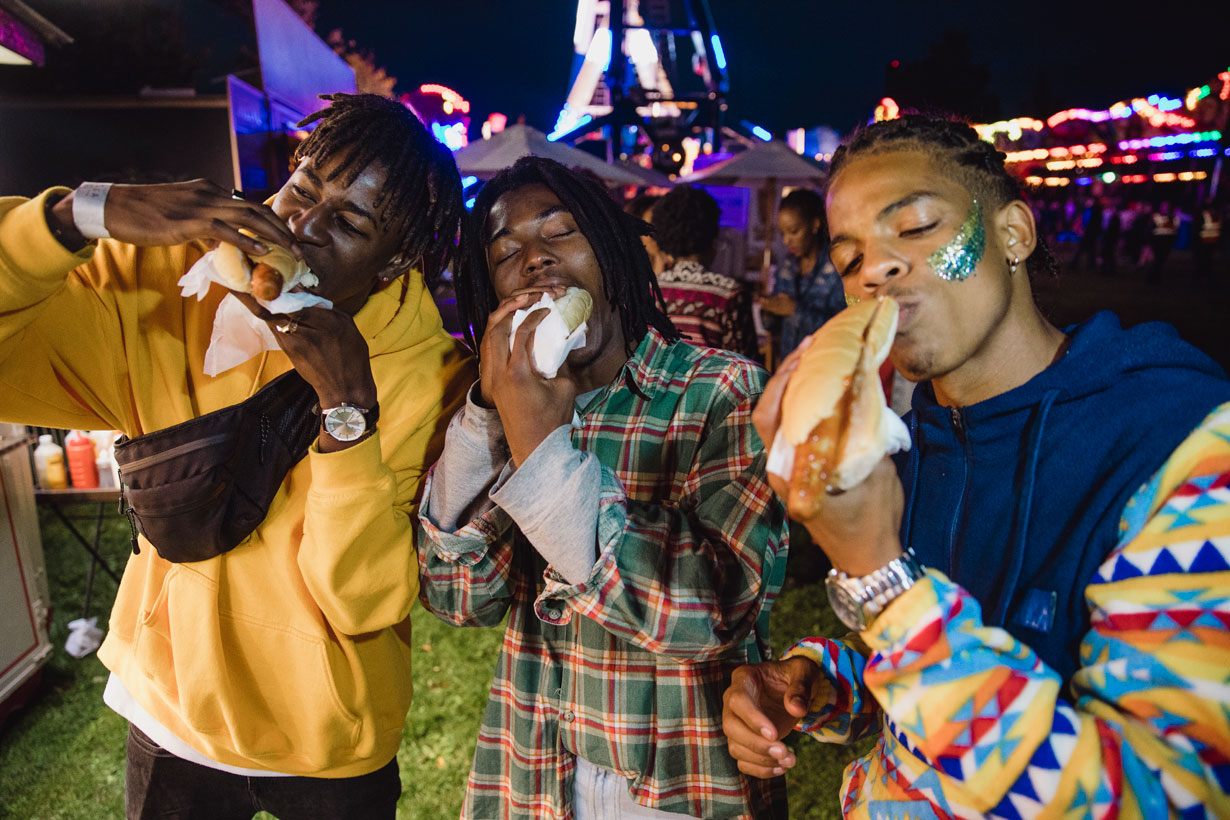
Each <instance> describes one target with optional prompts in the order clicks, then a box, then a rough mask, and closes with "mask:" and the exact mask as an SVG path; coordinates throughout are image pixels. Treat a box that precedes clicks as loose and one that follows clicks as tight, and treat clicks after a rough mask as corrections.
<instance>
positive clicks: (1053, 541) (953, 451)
mask: <svg viewBox="0 0 1230 820" xmlns="http://www.w3.org/2000/svg"><path fill="white" fill-rule="evenodd" d="M1066 332H1067V333H1068V334H1069V335H1070V336H1071V344H1070V345H1069V347H1068V350H1067V353H1066V354H1064V355H1063V356H1062V357H1061V358H1060V359H1059V360H1058V361H1056V362H1055V363H1054V364H1052V365H1051V366H1050V367H1048V368H1047V369H1046V370H1044V371H1042V372H1041V373H1039V374H1038V375H1037V376H1035V377H1034V378H1032V379H1030V380H1029V381H1028V382H1026V383H1025V384H1023V385H1021V386H1020V387H1017V388H1015V389H1013V390H1010V391H1008V392H1007V393H1003V394H1001V395H999V396H995V397H994V398H991V399H987V400H986V401H983V402H979V403H978V404H974V405H970V406H969V407H962V408H948V407H941V406H940V405H938V404H937V403H936V401H935V393H934V391H933V389H932V387H931V384H930V383H929V382H924V383H922V384H920V385H919V386H918V387H917V388H916V389H915V391H914V399H913V410H912V411H911V412H910V413H908V414H907V415H906V422H907V424H908V425H909V427H910V433H911V438H912V439H913V443H914V446H913V448H912V449H911V451H910V452H909V453H902V454H899V455H898V456H897V457H896V460H897V468H898V472H899V474H900V475H901V479H902V483H903V485H904V488H905V497H906V509H905V516H904V517H903V520H902V526H901V539H902V543H903V544H905V545H907V546H910V547H913V549H914V552H915V553H916V554H917V556H918V558H919V560H920V561H921V562H922V564H923V565H924V566H930V567H935V568H936V569H939V570H941V571H943V572H944V573H945V574H947V575H948V576H949V577H950V578H951V579H953V580H954V581H956V582H957V583H959V584H960V585H961V586H963V587H964V588H965V589H966V590H968V591H969V592H970V593H971V594H972V595H973V596H974V597H975V598H977V599H978V602H979V603H980V604H981V605H982V610H983V619H984V621H985V622H986V623H987V624H990V625H994V626H1002V627H1004V628H1006V629H1007V630H1008V631H1009V632H1011V633H1012V634H1013V635H1015V636H1016V637H1017V638H1018V639H1020V640H1021V641H1022V642H1024V643H1026V644H1028V645H1029V646H1030V647H1031V648H1033V649H1034V651H1035V652H1037V653H1038V655H1039V656H1040V657H1041V658H1042V659H1043V660H1044V661H1045V662H1046V663H1047V664H1048V665H1049V666H1050V667H1051V668H1052V669H1054V670H1055V671H1056V672H1058V673H1059V674H1060V675H1061V676H1062V678H1063V680H1065V681H1067V680H1068V679H1069V678H1070V677H1071V676H1072V674H1073V672H1075V671H1076V668H1077V666H1078V665H1079V661H1078V659H1079V648H1080V641H1081V638H1082V636H1083V635H1084V634H1085V633H1086V632H1087V631H1088V629H1089V613H1088V611H1087V609H1086V606H1085V601H1084V590H1085V587H1086V586H1087V585H1088V583H1089V580H1090V579H1091V578H1092V576H1093V573H1094V571H1095V570H1096V569H1097V567H1098V565H1099V564H1101V563H1102V561H1103V560H1104V559H1105V558H1106V556H1107V555H1108V554H1109V553H1110V551H1111V550H1112V549H1113V548H1114V547H1115V545H1116V543H1117V542H1118V540H1119V520H1120V516H1121V514H1122V512H1123V508H1124V506H1125V505H1126V504H1127V501H1128V499H1129V498H1130V497H1131V496H1132V494H1133V493H1135V492H1136V490H1137V489H1138V488H1139V487H1140V486H1141V485H1142V484H1144V483H1145V482H1146V481H1148V480H1149V478H1150V477H1151V476H1152V475H1153V473H1154V472H1156V471H1157V470H1158V468H1159V467H1161V466H1162V464H1164V463H1165V461H1166V459H1167V458H1168V457H1169V456H1170V454H1171V452H1172V451H1173V450H1174V449H1175V448H1176V447H1177V446H1178V445H1179V444H1180V443H1181V442H1182V441H1183V439H1185V438H1186V437H1187V436H1188V434H1189V433H1190V432H1191V431H1192V430H1194V429H1195V428H1196V427H1197V425H1199V423H1200V422H1201V421H1202V420H1203V419H1204V418H1205V416H1207V415H1208V414H1209V413H1210V412H1211V411H1212V410H1213V409H1214V408H1215V407H1216V406H1217V405H1219V404H1221V403H1222V402H1225V401H1230V382H1227V381H1226V379H1225V375H1224V373H1223V372H1222V370H1221V368H1220V367H1219V366H1218V365H1217V364H1216V363H1215V362H1213V360H1212V359H1210V358H1209V357H1208V356H1206V355H1204V354H1203V353H1201V352H1200V351H1199V350H1197V349H1196V348H1194V347H1192V346H1191V345H1189V344H1187V343H1185V342H1183V341H1181V340H1180V339H1179V338H1178V335H1177V334H1176V333H1175V332H1174V329H1173V328H1172V327H1170V326H1169V325H1164V324H1161V323H1157V322H1150V323H1148V324H1144V325H1138V326H1137V327H1134V328H1131V329H1130V330H1123V329H1122V327H1121V326H1120V324H1119V320H1118V318H1117V317H1116V316H1114V315H1113V314H1111V313H1099V314H1097V315H1096V316H1094V317H1093V318H1092V319H1090V320H1089V321H1088V322H1086V323H1084V324H1081V325H1077V326H1074V327H1071V328H1068V329H1067V331H1066Z"/></svg>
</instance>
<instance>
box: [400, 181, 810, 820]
mask: <svg viewBox="0 0 1230 820" xmlns="http://www.w3.org/2000/svg"><path fill="white" fill-rule="evenodd" d="M471 218H472V221H471V224H470V226H469V228H470V230H469V231H468V233H467V236H466V237H465V240H464V243H463V244H464V255H465V259H464V260H463V265H462V269H461V271H460V273H459V275H458V280H457V291H458V304H459V307H460V309H461V312H462V315H463V316H464V318H465V319H466V321H467V323H468V325H469V328H470V331H471V332H472V334H473V336H472V339H473V341H474V342H476V344H477V346H478V347H479V350H480V359H481V365H480V374H481V378H480V381H479V383H478V384H476V385H475V386H474V387H473V388H472V389H471V392H470V396H469V400H468V401H467V404H466V406H465V408H464V409H463V410H462V412H460V413H459V414H458V415H457V416H456V417H455V418H454V419H453V422H452V424H451V425H450V428H449V430H448V435H447V438H446V443H445V449H444V454H443V456H442V458H441V460H440V462H439V463H438V464H437V465H436V466H435V468H434V469H433V472H432V474H431V475H430V477H429V479H428V487H427V490H426V491H425V497H424V502H423V515H422V519H421V525H420V526H421V529H422V536H423V537H422V539H421V541H420V543H419V551H420V561H421V567H422V581H423V583H422V588H421V590H422V591H421V597H422V599H423V602H424V604H425V605H426V606H427V607H428V608H429V609H430V610H431V611H433V612H435V613H436V614H437V615H438V616H440V617H441V618H443V619H444V620H446V621H448V622H449V623H453V624H457V625H459V626H490V625H493V624H497V623H499V622H500V621H501V619H503V618H504V617H505V615H507V616H508V625H507V631H506V633H505V638H504V645H503V648H502V650H501V652H500V656H499V660H498V662H497V667H496V673H495V682H494V684H493V686H492V691H491V699H490V702H489V703H488V706H487V710H486V714H485V715H484V717H483V723H482V728H481V730H480V733H479V738H478V747H477V750H476V752H475V756H474V766H473V769H472V771H471V773H470V778H469V783H468V786H467V789H466V796H465V803H464V806H463V808H462V816H463V817H468V818H481V819H482V820H493V819H494V818H561V820H562V819H565V818H573V817H577V818H582V819H584V818H590V817H594V818H599V817H615V816H618V817H625V818H642V817H644V818H660V817H676V818H677V817H681V816H690V817H704V818H750V817H756V818H761V817H778V816H783V817H784V816H785V805H784V800H783V799H782V798H783V796H784V794H783V788H782V783H781V780H780V778H779V779H776V780H768V781H759V780H756V779H754V778H748V777H746V776H744V775H742V774H741V773H740V772H739V771H738V769H737V767H736V765H735V762H734V760H733V759H732V758H731V757H730V754H729V752H728V751H727V749H726V744H725V739H724V738H723V736H722V731H721V708H722V704H721V694H722V690H723V689H724V687H725V682H726V681H727V680H728V679H729V676H730V673H731V671H732V670H733V669H734V668H736V667H737V666H739V665H740V664H742V663H745V662H749V661H756V660H760V659H765V658H768V657H770V654H769V646H768V640H767V638H768V623H769V608H770V606H771V605H772V603H773V600H774V598H775V597H776V595H777V592H778V589H779V588H780V586H781V582H782V578H783V575H784V570H785V558H786V523H785V514H784V511H783V509H782V506H781V504H780V503H779V502H778V501H777V500H776V499H775V498H774V496H773V493H772V491H771V490H770V488H769V486H768V484H767V483H766V480H765V472H764V459H765V454H764V448H763V445H762V444H761V441H760V439H759V437H758V436H757V435H756V432H755V430H754V428H753V426H752V423H751V411H752V407H753V406H754V405H755V403H756V400H757V398H758V397H759V395H760V392H761V388H762V385H763V383H764V378H765V376H764V372H763V371H762V370H760V369H759V368H757V367H756V366H755V365H753V364H751V363H749V362H747V361H746V360H744V359H742V358H739V357H736V356H733V355H728V354H726V353H719V352H714V351H705V352H704V353H702V351H701V350H700V349H699V348H695V347H692V346H691V345H688V344H686V343H684V342H680V341H679V340H678V334H677V333H676V331H675V330H674V328H673V327H672V326H671V324H670V321H669V320H668V319H667V318H666V316H665V314H664V313H663V311H662V310H661V306H660V294H659V293H658V292H657V289H656V286H655V284H654V282H655V280H654V274H653V270H652V269H651V267H650V263H649V259H648V257H647V256H646V254H645V251H644V248H643V246H642V245H641V242H640V239H639V234H640V233H641V231H642V230H645V229H646V226H645V225H644V223H642V222H640V221H639V220H636V219H635V218H633V217H630V216H628V215H626V214H624V213H622V212H621V211H620V210H619V208H618V206H617V205H616V204H615V202H614V201H612V200H611V199H610V197H609V196H608V195H607V194H606V192H605V191H603V190H602V189H601V187H600V186H599V185H597V184H596V183H594V182H592V181H590V180H588V179H586V178H583V177H581V176H579V175H577V174H575V173H573V172H571V171H569V170H568V169H566V168H564V167H563V166H561V165H559V164H557V163H554V162H551V161H549V160H543V159H537V158H532V157H529V158H525V159H522V160H521V161H519V162H518V163H517V164H516V165H515V166H514V167H513V168H511V169H509V170H507V171H505V172H503V173H501V174H500V175H499V176H497V177H496V178H495V179H493V180H492V181H491V182H490V183H488V184H487V186H486V187H485V188H484V189H483V191H482V192H481V193H480V194H479V197H478V201H477V203H476V204H475V207H474V210H473V212H472V214H471ZM568 286H575V287H580V288H583V289H584V290H586V291H587V292H588V293H589V294H590V296H591V297H592V298H593V301H594V310H593V313H592V315H591V316H590V318H589V320H588V332H587V343H586V344H585V346H584V347H582V348H580V349H578V350H575V351H573V352H572V353H571V354H570V355H569V357H568V360H567V362H566V363H565V364H564V366H563V367H561V369H560V372H559V374H558V375H557V377H556V378H554V379H546V378H543V377H542V376H541V375H539V374H538V373H537V372H536V371H535V370H534V368H533V366H532V364H531V360H530V342H531V339H532V335H533V330H534V328H536V327H537V325H538V323H539V322H540V321H541V320H542V318H543V316H545V314H546V311H535V312H534V313H531V314H530V315H529V317H528V318H527V319H526V320H525V323H524V324H523V325H522V326H521V328H520V329H519V330H518V331H517V333H516V334H515V336H514V337H513V343H512V345H511V350H510V344H509V337H510V325H511V319H512V315H513V313H514V312H515V311H516V310H517V309H519V308H524V307H527V306H528V305H530V304H532V303H533V302H535V301H537V299H538V298H539V296H540V294H541V293H542V292H544V291H545V292H549V293H552V294H553V295H554V296H557V297H558V296H560V295H562V293H563V291H564V289H565V288H566V287H568Z"/></svg>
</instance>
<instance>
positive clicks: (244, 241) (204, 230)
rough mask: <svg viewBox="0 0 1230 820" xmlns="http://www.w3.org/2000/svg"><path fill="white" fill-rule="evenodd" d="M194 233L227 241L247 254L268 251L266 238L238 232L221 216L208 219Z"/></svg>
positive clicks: (260, 253) (258, 254) (261, 254)
mask: <svg viewBox="0 0 1230 820" xmlns="http://www.w3.org/2000/svg"><path fill="white" fill-rule="evenodd" d="M194 233H196V234H197V235H198V236H199V237H200V238H202V239H215V240H217V241H219V242H229V243H230V244H232V245H234V246H235V247H237V248H239V250H241V251H243V252H244V253H246V254H248V255H249V256H256V257H260V256H264V255H265V254H267V253H269V245H268V243H267V242H268V241H267V240H263V239H259V238H253V237H251V236H248V235H247V234H244V233H240V232H239V229H238V228H236V227H234V226H233V225H231V224H230V223H229V222H227V221H226V220H225V219H223V218H221V217H214V218H213V219H210V220H208V221H207V222H205V223H204V224H203V225H202V226H201V228H200V229H199V230H197V231H194Z"/></svg>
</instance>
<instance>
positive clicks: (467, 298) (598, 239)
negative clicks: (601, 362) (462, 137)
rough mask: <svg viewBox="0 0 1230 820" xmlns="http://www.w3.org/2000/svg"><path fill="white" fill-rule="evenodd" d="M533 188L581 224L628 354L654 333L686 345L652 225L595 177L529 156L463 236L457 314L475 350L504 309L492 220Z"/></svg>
mask: <svg viewBox="0 0 1230 820" xmlns="http://www.w3.org/2000/svg"><path fill="white" fill-rule="evenodd" d="M526 185H545V186H546V187H547V188H549V189H550V190H551V192H552V193H553V194H555V196H557V197H559V201H560V203H561V204H562V205H563V206H564V208H566V209H567V210H568V212H569V213H571V214H572V217H573V219H575V220H576V222H577V227H578V228H580V230H581V234H582V235H583V236H584V237H585V239H586V240H587V241H588V242H589V246H590V248H591V249H593V252H594V257H595V258H596V259H597V260H598V269H599V270H600V271H601V272H602V289H603V292H604V293H605V294H606V298H607V301H609V302H610V303H611V304H612V305H614V306H615V307H617V308H618V309H619V319H620V323H621V324H622V326H623V332H624V341H625V343H626V345H627V352H628V354H629V355H631V353H632V352H633V351H634V350H635V349H636V346H637V344H639V343H640V340H641V339H642V338H643V337H644V335H645V334H646V333H647V332H648V330H649V328H650V327H653V328H656V329H657V331H658V332H659V333H661V334H662V336H664V337H665V338H666V339H667V340H669V341H674V340H676V339H678V338H679V331H677V330H675V326H674V325H672V324H671V321H670V319H668V318H667V316H666V302H665V301H664V300H663V298H662V291H661V290H660V289H659V288H658V277H657V276H655V275H654V272H653V267H652V266H651V265H650V262H649V254H647V253H646V252H645V246H644V245H642V244H641V240H640V237H641V236H642V235H644V234H646V233H648V230H649V225H647V224H646V223H645V222H643V221H642V220H640V219H638V218H637V217H635V216H632V215H631V214H627V213H624V212H623V211H622V210H620V208H619V205H618V204H617V203H616V202H615V200H614V199H612V198H611V196H610V195H609V194H608V193H607V192H606V190H604V189H603V187H602V186H601V185H599V184H598V183H596V182H594V181H592V180H591V179H589V178H588V177H584V176H582V175H580V174H578V173H576V172H575V171H573V170H571V169H569V168H566V167H564V166H563V165H561V164H559V163H558V162H556V161H554V160H550V159H545V158H543V157H533V156H527V157H522V158H521V159H519V160H517V162H516V164H515V165H513V166H512V167H511V168H506V169H505V170H503V171H501V172H500V173H498V174H496V176H495V177H493V178H492V179H491V181H490V182H488V183H487V184H486V185H484V186H483V189H482V190H481V191H479V193H478V196H477V197H476V198H475V202H474V207H473V209H472V210H471V211H470V214H469V216H468V217H467V219H466V220H465V224H464V226H463V229H462V239H461V263H460V266H459V269H458V271H457V277H456V279H455V285H456V291H457V309H458V312H459V313H460V314H461V319H462V325H463V327H464V328H465V333H466V339H467V341H469V343H470V345H471V346H472V347H473V348H474V349H475V350H476V351H477V350H478V349H479V342H481V341H482V338H483V333H484V331H485V330H486V328H487V317H488V316H490V315H491V312H492V311H493V310H495V308H496V306H497V305H498V304H499V299H497V298H496V295H495V288H494V286H493V285H492V284H491V271H490V270H489V269H488V268H487V239H486V236H485V231H486V222H487V217H488V215H489V214H490V213H491V208H492V206H494V205H495V203H496V201H497V200H498V199H499V198H500V197H502V196H504V195H505V194H507V193H509V192H510V191H515V190H517V189H518V188H524V187H525V186H526Z"/></svg>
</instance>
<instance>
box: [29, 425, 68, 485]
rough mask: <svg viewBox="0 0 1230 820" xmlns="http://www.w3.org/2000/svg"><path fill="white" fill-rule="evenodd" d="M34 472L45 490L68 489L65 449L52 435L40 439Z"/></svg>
mask: <svg viewBox="0 0 1230 820" xmlns="http://www.w3.org/2000/svg"><path fill="white" fill-rule="evenodd" d="M34 472H35V474H37V476H38V484H39V486H40V487H42V488H43V489H44V490H64V489H67V488H68V472H67V471H66V470H65V469H64V448H62V447H61V446H60V445H58V444H56V442H55V439H54V438H52V437H51V435H50V434H44V435H41V436H39V437H38V446H37V447H35V448H34Z"/></svg>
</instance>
